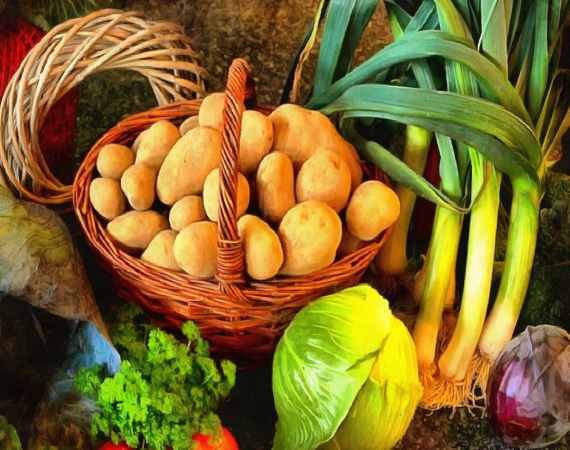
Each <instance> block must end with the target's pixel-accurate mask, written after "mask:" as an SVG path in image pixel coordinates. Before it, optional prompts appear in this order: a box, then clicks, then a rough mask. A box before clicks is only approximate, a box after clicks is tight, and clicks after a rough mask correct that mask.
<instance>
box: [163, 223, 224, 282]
mask: <svg viewBox="0 0 570 450" xmlns="http://www.w3.org/2000/svg"><path fill="white" fill-rule="evenodd" d="M217 236H218V227H217V225H216V224H215V223H213V222H206V221H203V222H195V223H193V224H190V225H188V226H187V227H186V228H184V229H183V230H182V231H181V232H180V233H178V236H176V240H175V241H174V258H175V259H176V262H177V263H178V265H179V266H180V268H181V269H182V270H183V271H184V272H186V273H188V274H189V275H192V276H193V277H197V278H203V279H207V278H212V277H213V276H214V275H215V274H216V265H217V257H218V244H217Z"/></svg>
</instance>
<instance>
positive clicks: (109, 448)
mask: <svg viewBox="0 0 570 450" xmlns="http://www.w3.org/2000/svg"><path fill="white" fill-rule="evenodd" d="M99 450H133V449H132V448H131V447H129V446H128V445H127V444H124V443H122V442H121V443H120V444H113V443H112V442H111V441H109V442H105V443H104V444H103V445H102V446H101V447H99Z"/></svg>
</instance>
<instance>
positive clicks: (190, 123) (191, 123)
mask: <svg viewBox="0 0 570 450" xmlns="http://www.w3.org/2000/svg"><path fill="white" fill-rule="evenodd" d="M199 125H200V123H199V121H198V116H190V117H188V118H187V119H186V120H185V121H184V122H182V123H181V124H180V126H179V127H178V131H179V132H180V136H184V135H185V134H186V133H188V132H189V131H190V130H193V129H194V128H196V127H198V126H199Z"/></svg>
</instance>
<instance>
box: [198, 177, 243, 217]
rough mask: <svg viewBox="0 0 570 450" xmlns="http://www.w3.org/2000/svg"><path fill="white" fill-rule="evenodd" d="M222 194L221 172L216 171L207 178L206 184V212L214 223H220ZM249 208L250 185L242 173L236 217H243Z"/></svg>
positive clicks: (239, 179) (239, 181)
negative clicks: (219, 197)
mask: <svg viewBox="0 0 570 450" xmlns="http://www.w3.org/2000/svg"><path fill="white" fill-rule="evenodd" d="M219 192H220V170H219V169H214V170H212V171H211V172H210V174H209V175H208V176H207V177H206V181H205V182H204V192H203V197H204V210H205V211H206V215H207V216H208V219H210V220H211V221H212V222H217V221H218V208H219V202H218V196H219ZM248 206H249V183H248V181H247V178H246V177H244V176H243V175H242V174H241V173H238V187H237V211H236V217H237V218H239V217H241V216H242V215H243V214H244V213H245V212H246V210H247V207H248Z"/></svg>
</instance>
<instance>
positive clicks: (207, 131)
mask: <svg viewBox="0 0 570 450" xmlns="http://www.w3.org/2000/svg"><path fill="white" fill-rule="evenodd" d="M221 150H222V137H221V135H220V132H219V131H217V130H214V129H213V128H207V127H197V128H194V129H193V130H190V131H189V132H188V133H186V134H185V135H184V136H182V137H181V138H180V139H179V140H178V142H177V143H176V144H174V147H172V149H171V150H170V152H169V153H168V155H167V156H166V158H165V160H164V162H163V163H162V167H161V168H160V170H159V172H158V178H157V181H156V192H157V194H158V198H159V199H160V201H161V202H162V203H164V204H166V205H172V204H174V203H175V202H176V201H177V200H180V199H181V198H182V197H184V196H186V195H193V194H199V193H201V192H202V188H203V186H204V181H205V180H206V177H207V176H208V174H209V173H210V172H211V171H212V170H214V169H215V168H216V167H218V166H219V164H220V158H221Z"/></svg>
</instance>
